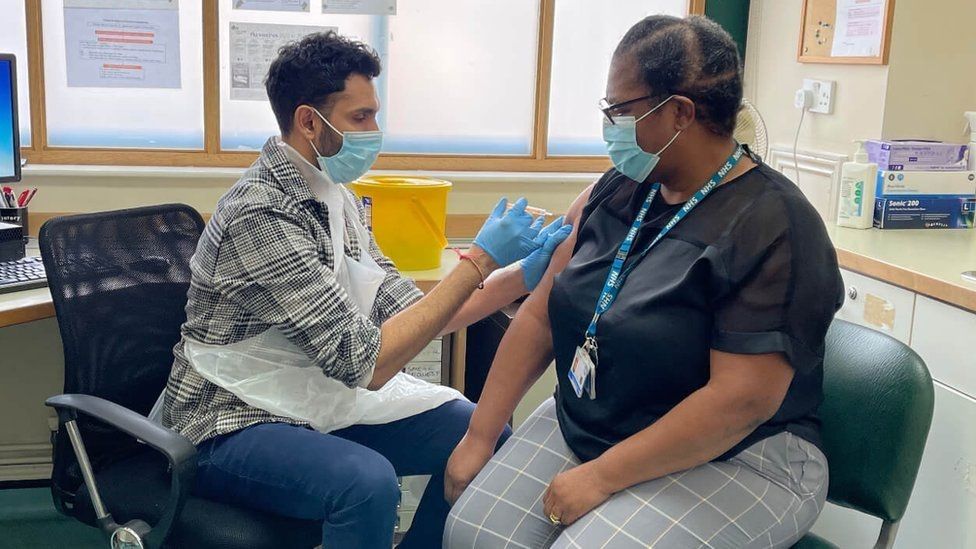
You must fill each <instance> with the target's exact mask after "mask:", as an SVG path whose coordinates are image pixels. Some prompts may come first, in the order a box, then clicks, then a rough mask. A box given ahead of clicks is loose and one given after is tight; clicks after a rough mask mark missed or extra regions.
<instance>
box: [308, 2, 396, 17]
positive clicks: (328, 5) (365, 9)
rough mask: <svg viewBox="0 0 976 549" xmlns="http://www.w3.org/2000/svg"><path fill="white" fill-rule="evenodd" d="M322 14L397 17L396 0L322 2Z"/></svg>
mask: <svg viewBox="0 0 976 549" xmlns="http://www.w3.org/2000/svg"><path fill="white" fill-rule="evenodd" d="M322 13H349V14H357V15H396V0H322Z"/></svg>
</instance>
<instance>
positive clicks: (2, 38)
mask: <svg viewBox="0 0 976 549" xmlns="http://www.w3.org/2000/svg"><path fill="white" fill-rule="evenodd" d="M0 13H2V14H3V15H4V16H3V18H0V52H3V53H12V54H14V55H16V56H17V100H18V102H19V103H18V108H17V114H18V120H19V121H20V143H21V145H22V146H24V147H29V146H30V144H31V133H30V120H31V118H30V93H29V90H30V86H29V85H28V81H27V25H26V21H27V16H26V14H25V13H24V0H0Z"/></svg>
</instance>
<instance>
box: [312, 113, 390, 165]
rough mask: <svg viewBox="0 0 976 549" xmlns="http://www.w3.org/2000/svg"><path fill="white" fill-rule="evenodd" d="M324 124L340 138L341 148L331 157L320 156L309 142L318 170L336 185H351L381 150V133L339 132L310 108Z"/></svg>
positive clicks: (371, 163)
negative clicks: (316, 160)
mask: <svg viewBox="0 0 976 549" xmlns="http://www.w3.org/2000/svg"><path fill="white" fill-rule="evenodd" d="M311 109H312V110H313V111H315V114H317V115H319V118H321V119H322V121H323V122H325V124H326V125H327V126H328V127H329V128H330V129H332V131H334V132H336V133H337V134H339V135H340V136H342V147H340V148H339V152H337V153H335V154H334V155H332V156H322V154H321V153H320V152H319V149H318V147H316V146H315V143H313V142H312V141H309V143H310V144H311V145H312V150H314V151H315V154H316V156H317V157H318V162H319V169H321V170H322V171H323V172H325V173H326V174H328V176H329V178H331V179H332V181H334V182H336V183H340V184H342V183H351V182H353V181H355V180H357V179H359V178H360V177H362V176H363V175H365V174H366V172H368V171H369V169H370V168H372V167H373V163H374V162H376V157H377V156H379V154H380V149H381V148H383V132H382V131H379V130H375V131H355V132H340V131H339V130H337V129H336V128H335V126H333V125H332V123H331V122H329V121H328V120H327V119H326V118H325V117H324V116H322V113H320V112H319V110H318V109H316V108H315V107H311Z"/></svg>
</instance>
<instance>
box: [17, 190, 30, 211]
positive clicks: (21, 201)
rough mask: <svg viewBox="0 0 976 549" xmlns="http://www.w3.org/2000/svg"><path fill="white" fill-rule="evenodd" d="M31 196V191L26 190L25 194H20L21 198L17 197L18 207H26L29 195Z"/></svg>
mask: <svg viewBox="0 0 976 549" xmlns="http://www.w3.org/2000/svg"><path fill="white" fill-rule="evenodd" d="M29 194H30V189H24V192H22V193H20V196H18V197H17V206H19V207H21V208H23V207H24V206H25V205H26V203H25V202H24V201H25V200H27V195H29Z"/></svg>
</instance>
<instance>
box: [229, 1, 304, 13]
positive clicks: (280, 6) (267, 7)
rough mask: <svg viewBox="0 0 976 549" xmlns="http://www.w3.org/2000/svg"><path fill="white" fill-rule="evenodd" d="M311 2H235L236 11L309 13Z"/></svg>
mask: <svg viewBox="0 0 976 549" xmlns="http://www.w3.org/2000/svg"><path fill="white" fill-rule="evenodd" d="M308 4H309V0H234V9H235V10H259V11H304V12H307V11H308Z"/></svg>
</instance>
